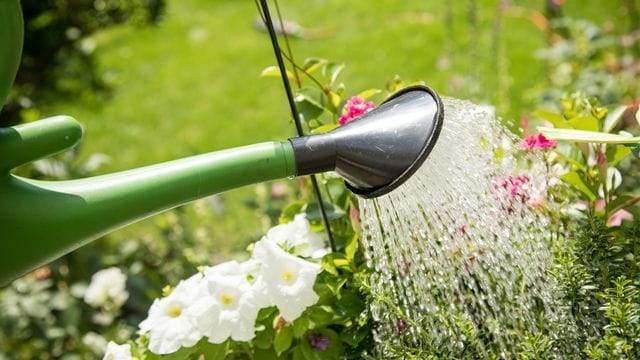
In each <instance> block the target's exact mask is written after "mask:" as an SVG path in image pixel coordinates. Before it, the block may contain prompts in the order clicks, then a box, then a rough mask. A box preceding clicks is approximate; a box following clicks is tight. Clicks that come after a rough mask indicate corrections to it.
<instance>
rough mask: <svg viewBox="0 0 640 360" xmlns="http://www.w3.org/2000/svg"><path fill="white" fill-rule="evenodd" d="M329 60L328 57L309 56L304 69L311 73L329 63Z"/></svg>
mask: <svg viewBox="0 0 640 360" xmlns="http://www.w3.org/2000/svg"><path fill="white" fill-rule="evenodd" d="M328 62H329V61H328V60H327V59H322V58H307V59H305V60H304V64H303V65H302V68H303V69H304V71H306V72H307V73H309V74H311V73H313V72H314V71H316V70H318V69H319V68H320V67H322V66H324V65H325V64H327V63H328Z"/></svg>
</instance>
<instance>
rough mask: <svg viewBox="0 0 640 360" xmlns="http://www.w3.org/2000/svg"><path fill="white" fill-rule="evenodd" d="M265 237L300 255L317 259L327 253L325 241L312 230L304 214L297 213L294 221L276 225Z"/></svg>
mask: <svg viewBox="0 0 640 360" xmlns="http://www.w3.org/2000/svg"><path fill="white" fill-rule="evenodd" d="M264 238H265V239H267V240H268V241H271V242H274V243H275V244H278V245H279V246H280V247H282V248H283V249H285V250H286V251H290V252H292V253H293V254H294V255H298V256H303V257H312V258H314V259H317V258H321V257H323V256H324V255H326V253H327V249H326V247H325V245H324V241H323V240H322V238H321V237H320V235H318V234H316V233H314V232H312V231H311V227H310V226H309V221H307V219H306V217H305V215H304V214H298V215H296V216H295V218H294V219H293V221H292V222H289V223H286V224H280V225H277V226H274V227H273V228H271V229H270V230H269V231H268V232H267V235H265V236H264Z"/></svg>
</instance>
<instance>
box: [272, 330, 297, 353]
mask: <svg viewBox="0 0 640 360" xmlns="http://www.w3.org/2000/svg"><path fill="white" fill-rule="evenodd" d="M292 342H293V328H292V327H291V326H285V327H284V328H282V329H281V330H280V331H279V332H278V333H276V337H275V339H274V340H273V348H274V349H275V351H276V353H277V354H278V356H280V354H282V353H283V352H285V351H287V350H288V349H289V348H290V347H291V343H292Z"/></svg>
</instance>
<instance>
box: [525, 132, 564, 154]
mask: <svg viewBox="0 0 640 360" xmlns="http://www.w3.org/2000/svg"><path fill="white" fill-rule="evenodd" d="M556 145H558V142H557V141H555V140H549V139H547V138H546V137H544V135H542V133H539V134H538V135H535V134H534V135H529V136H527V137H526V138H524V139H522V140H520V142H518V144H517V146H518V148H520V149H521V150H525V151H528V150H534V149H540V150H545V149H551V148H552V147H555V146H556Z"/></svg>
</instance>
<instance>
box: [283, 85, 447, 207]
mask: <svg viewBox="0 0 640 360" xmlns="http://www.w3.org/2000/svg"><path fill="white" fill-rule="evenodd" d="M443 118H444V113H443V106H442V101H441V100H440V97H439V96H438V95H437V94H436V93H435V92H434V91H433V90H431V89H430V88H428V87H426V86H411V87H407V88H405V89H402V90H400V91H399V92H397V93H395V94H393V95H392V96H391V97H389V98H388V99H387V100H386V101H385V102H384V103H382V105H380V106H379V107H378V108H376V109H374V110H372V111H370V112H368V113H366V114H364V115H362V116H361V117H359V118H358V119H356V120H354V121H351V122H349V123H347V124H345V125H343V126H341V127H339V128H337V129H335V130H332V131H330V132H328V133H325V134H319V135H310V136H303V137H298V138H292V139H289V141H290V142H291V144H292V145H293V149H294V155H295V161H296V169H297V172H296V175H298V176H300V175H307V174H314V173H319V172H325V171H336V172H337V173H338V174H339V175H340V176H342V177H343V178H344V179H345V183H346V186H347V188H349V190H351V191H352V192H353V193H355V194H357V195H359V196H361V197H364V198H374V197H378V196H381V195H384V194H387V193H389V192H390V191H392V190H393V189H395V188H397V187H398V186H400V185H401V184H402V183H404V182H405V181H406V180H407V179H408V178H410V177H411V175H413V174H414V173H415V172H416V171H417V170H418V169H419V168H420V166H421V165H422V163H423V162H424V160H425V159H426V158H427V156H429V153H430V152H431V149H433V146H434V145H435V143H436V141H437V139H438V135H439V134H440V130H441V129H442V123H443Z"/></svg>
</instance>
